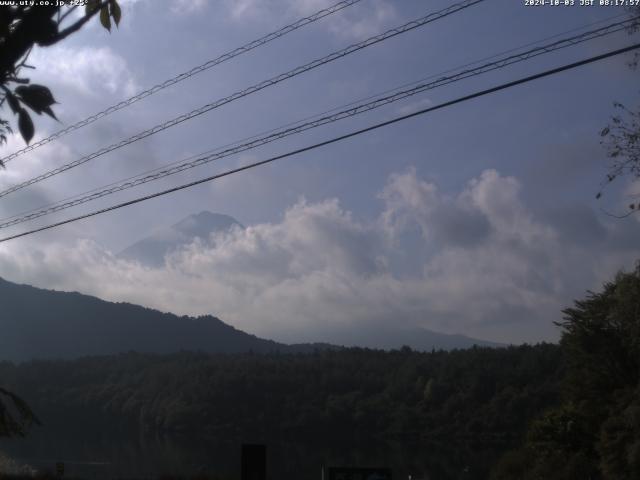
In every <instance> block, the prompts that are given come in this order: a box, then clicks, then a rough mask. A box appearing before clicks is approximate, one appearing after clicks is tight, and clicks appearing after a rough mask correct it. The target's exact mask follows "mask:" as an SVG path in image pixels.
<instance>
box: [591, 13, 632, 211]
mask: <svg viewBox="0 0 640 480" xmlns="http://www.w3.org/2000/svg"><path fill="white" fill-rule="evenodd" d="M627 11H628V12H629V14H630V15H631V16H633V17H635V18H636V20H635V21H634V22H633V23H632V25H631V26H630V27H629V28H628V29H627V30H628V33H629V34H634V33H637V32H638V31H639V30H640V20H638V18H640V6H634V7H628V8H627ZM639 61H640V54H639V53H638V52H637V51H636V53H635V55H634V56H633V59H632V60H631V61H630V62H629V63H628V65H629V67H630V68H631V69H634V70H635V69H637V68H638V64H639ZM613 105H614V108H615V109H616V111H617V113H616V114H614V115H613V116H612V117H611V122H610V124H609V125H607V126H606V127H605V128H603V129H602V131H601V132H600V136H601V137H602V140H601V142H600V143H601V145H602V146H603V147H604V148H605V150H606V152H607V157H608V158H609V171H608V173H607V176H606V179H605V181H604V182H603V184H602V186H603V188H602V189H600V191H599V192H598V194H597V195H596V198H600V197H602V194H603V189H604V187H605V186H607V185H608V184H610V183H611V182H613V181H614V180H616V179H617V178H619V177H631V179H632V181H634V182H637V181H638V180H639V179H640V107H639V108H636V109H635V110H634V109H630V108H627V107H625V106H624V105H623V104H621V103H620V102H614V104H613ZM638 210H640V200H637V196H633V200H632V202H631V203H630V204H629V211H628V212H627V214H626V215H623V216H627V215H629V214H632V213H634V212H636V211H638Z"/></svg>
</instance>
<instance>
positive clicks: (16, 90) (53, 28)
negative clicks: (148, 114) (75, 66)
mask: <svg viewBox="0 0 640 480" xmlns="http://www.w3.org/2000/svg"><path fill="white" fill-rule="evenodd" d="M16 3H18V2H16ZM20 3H23V2H20ZM24 3H28V2H24ZM50 3H51V4H52V5H48V6H44V5H38V6H32V5H21V4H18V5H15V6H3V7H0V105H4V103H5V102H6V103H7V105H8V106H9V109H10V110H11V111H12V113H13V114H14V115H15V116H16V117H17V125H18V130H19V131H20V134H21V135H22V137H23V138H24V140H25V141H26V142H27V143H29V142H30V141H31V139H32V138H33V135H34V132H35V127H34V125H33V120H32V119H31V114H30V111H31V112H35V113H37V114H38V115H41V114H43V113H45V114H47V115H49V116H50V117H52V118H56V117H55V114H54V113H53V110H52V106H53V105H54V104H55V103H56V101H55V99H54V97H53V95H52V93H51V91H50V90H49V89H48V88H47V87H46V86H44V85H36V84H32V83H30V81H29V79H28V78H27V77H25V76H24V74H23V70H24V69H29V68H34V67H33V66H31V65H29V64H28V63H27V60H28V58H29V54H30V53H31V51H32V49H33V48H34V47H35V46H40V47H48V46H51V45H54V44H56V43H58V42H60V41H61V40H64V39H65V38H67V37H68V36H69V35H71V34H72V33H75V32H77V31H78V30H80V29H81V28H82V27H83V26H84V25H85V24H86V23H87V22H88V21H89V20H90V19H91V18H92V17H94V16H95V15H99V16H100V22H101V23H102V25H103V26H104V27H105V28H106V29H108V30H111V19H113V21H114V23H115V24H116V26H117V25H118V23H119V22H120V17H121V11H120V6H119V5H118V2H117V0H104V1H100V0H88V1H87V3H86V6H85V12H84V15H83V16H81V17H80V18H79V19H76V20H75V21H73V22H71V23H70V22H69V19H70V18H72V17H71V15H70V14H71V13H72V12H73V11H74V10H76V9H77V8H79V7H77V6H73V7H62V6H54V5H53V4H55V2H50ZM12 132H13V130H12V128H11V126H10V124H9V122H8V121H7V120H6V119H2V118H0V143H2V142H5V141H6V138H7V137H6V135H7V134H8V133H12Z"/></svg>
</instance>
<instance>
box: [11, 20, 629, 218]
mask: <svg viewBox="0 0 640 480" xmlns="http://www.w3.org/2000/svg"><path fill="white" fill-rule="evenodd" d="M639 18H640V17H639ZM635 20H636V19H630V20H625V21H622V22H616V23H613V24H610V25H606V26H604V27H601V28H598V29H595V30H591V31H587V32H584V33H582V34H579V35H574V36H573V37H569V38H565V39H561V40H558V41H556V42H553V43H550V44H547V45H542V46H539V47H536V48H533V49H530V50H527V51H525V52H521V53H519V54H516V55H511V56H508V57H506V58H502V59H499V60H496V61H494V62H490V63H486V64H484V65H480V66H478V67H476V68H472V69H467V70H463V71H461V72H459V73H457V74H455V75H450V76H445V77H441V78H439V79H438V80H436V81H433V82H428V83H422V84H418V85H416V86H414V87H413V88H410V89H405V90H402V91H398V92H395V93H393V94H391V95H386V96H380V97H378V98H376V99H375V100H373V101H370V102H366V103H362V104H359V105H356V106H355V107H352V108H347V109H344V110H342V111H338V112H336V113H333V114H330V115H325V116H316V117H313V118H314V120H311V121H306V122H305V121H304V120H303V121H301V122H299V123H298V124H297V125H295V124H294V125H295V126H293V127H290V128H283V129H281V130H274V131H271V132H273V133H270V132H269V133H270V134H268V135H265V136H262V137H260V136H255V137H252V138H251V139H249V141H247V142H245V143H237V144H232V145H233V146H230V147H228V148H225V147H221V148H220V149H216V150H215V151H213V153H211V152H212V151H209V152H204V153H202V154H199V155H193V156H191V157H189V159H185V160H181V161H178V162H173V163H171V164H169V165H167V166H165V167H160V168H157V169H154V170H152V171H150V172H146V173H142V174H140V175H137V176H134V177H129V178H127V179H125V180H122V181H120V182H119V183H118V182H115V183H112V184H109V185H106V186H104V187H101V188H102V189H100V188H98V189H94V190H91V191H90V192H86V193H85V194H80V195H76V196H74V197H71V198H69V199H65V200H62V201H60V202H56V203H53V204H50V205H46V206H44V207H39V208H36V209H33V210H31V211H30V212H25V213H26V214H22V216H21V215H15V216H13V217H9V218H6V219H2V220H0V229H2V228H8V227H11V226H14V225H17V224H20V223H24V222H27V221H30V220H34V219H36V218H40V217H42V216H45V215H49V214H51V213H55V212H59V211H62V210H66V209H68V208H71V207H74V206H77V205H81V204H84V203H87V202H90V201H93V200H97V199H99V198H102V197H105V196H107V195H111V194H114V193H117V192H121V191H123V190H128V189H130V188H133V187H136V186H139V185H143V184H145V183H149V182H152V181H155V180H159V179H161V178H164V177H168V176H170V175H174V174H177V173H180V172H183V171H185V170H188V169H191V168H195V167H199V166H202V165H205V164H207V163H210V162H213V161H215V160H219V159H221V158H224V157H227V156H230V155H235V154H238V153H241V152H244V151H247V150H251V149H254V148H257V147H260V146H263V145H266V144H268V143H271V142H274V141H277V140H280V139H282V138H285V137H288V136H291V135H295V134H298V133H302V132H304V131H307V130H310V129H312V128H316V127H319V126H322V125H326V124H329V123H333V122H336V121H338V120H342V119H345V118H349V117H353V116H356V115H359V114H361V113H365V112H369V111H371V110H374V109H377V108H380V107H382V106H384V105H388V104H390V103H394V102H397V101H399V100H403V99H406V98H408V97H411V96H414V95H416V94H419V93H423V92H425V91H427V90H431V89H434V88H437V87H441V86H444V85H448V84H450V83H454V82H457V81H461V80H464V79H467V78H471V77H474V76H477V75H480V74H483V73H487V72H490V71H493V70H497V69H501V68H505V67H507V66H510V65H513V64H515V63H519V62H522V61H526V60H530V59H531V58H534V57H537V56H539V55H543V54H547V53H551V52H553V51H556V50H560V49H563V48H567V47H569V46H573V45H576V44H578V43H582V42H585V41H589V40H593V39H596V38H600V37H603V36H605V35H610V34H613V33H616V32H618V31H621V30H623V29H625V28H627V27H628V26H629V25H630V24H631V23H632V22H634V21H635ZM414 83H415V82H414ZM321 115H322V114H321Z"/></svg>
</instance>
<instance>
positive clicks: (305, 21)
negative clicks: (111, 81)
mask: <svg viewBox="0 0 640 480" xmlns="http://www.w3.org/2000/svg"><path fill="white" fill-rule="evenodd" d="M360 1H362V0H343V1H341V2H338V3H336V4H334V5H332V6H330V7H328V8H325V9H322V10H320V11H318V12H316V13H314V14H312V15H309V16H307V17H304V18H301V19H299V20H298V21H296V22H294V23H291V24H289V25H286V26H284V27H282V28H280V29H279V30H276V31H275V32H271V33H269V34H267V35H264V36H262V37H260V38H258V39H256V40H253V41H251V42H249V43H246V44H245V45H242V46H241V47H238V48H235V49H234V50H231V51H229V52H227V53H224V54H222V55H220V56H218V57H216V58H213V59H211V60H208V61H206V62H205V63H203V64H201V65H198V66H197V67H193V68H192V69H190V70H187V71H186V72H182V73H180V74H179V75H176V76H175V77H172V78H169V79H168V80H165V81H164V82H162V83H158V84H156V85H154V86H153V87H151V88H148V89H146V90H143V91H141V92H139V93H137V94H136V95H134V96H132V97H130V98H128V99H126V100H123V101H121V102H119V103H117V104H115V105H112V106H110V107H108V108H106V109H104V110H102V111H100V112H98V113H95V114H93V115H91V116H89V117H87V118H84V119H82V120H80V121H78V122H76V123H74V124H73V125H69V126H68V127H65V128H63V129H62V130H58V131H57V132H55V133H52V134H51V135H49V136H48V137H46V138H43V139H42V140H38V141H37V142H34V143H32V144H30V145H27V146H26V147H24V148H22V149H20V150H18V151H16V152H13V153H12V154H10V155H7V156H6V157H3V158H0V162H3V163H5V164H6V163H7V162H9V161H11V160H13V159H14V158H16V157H19V156H20V155H22V154H25V153H27V152H30V151H32V150H35V149H36V148H38V147H41V146H42V145H46V144H47V143H49V142H52V141H53V140H56V139H58V138H60V137H63V136H64V135H66V134H68V133H71V132H73V131H74V130H78V129H79V128H82V127H84V126H87V125H89V124H90V123H93V122H95V121H96V120H98V119H100V118H103V117H106V116H107V115H111V114H112V113H114V112H117V111H118V110H122V109H123V108H125V107H128V106H129V105H132V104H134V103H136V102H138V101H139V100H142V99H143V98H147V97H149V96H151V95H153V94H154V93H158V92H159V91H160V90H164V89H165V88H168V87H170V86H172V85H175V84H176V83H179V82H182V81H183V80H186V79H188V78H191V77H193V76H195V75H198V74H199V73H202V72H204V71H206V70H209V69H210V68H213V67H215V66H216V65H220V64H221V63H224V62H226V61H229V60H231V59H232V58H235V57H238V56H240V55H242V54H244V53H247V52H250V51H251V50H253V49H254V48H257V47H261V46H262V45H265V44H267V43H269V42H272V41H273V40H276V39H278V38H280V37H283V36H285V35H287V34H288V33H291V32H293V31H295V30H298V29H299V28H302V27H304V26H306V25H309V24H311V23H314V22H316V21H318V20H320V19H321V18H324V17H326V16H328V15H331V14H333V13H336V12H339V11H340V10H342V9H344V8H346V7H350V6H351V5H353V4H355V3H358V2H360Z"/></svg>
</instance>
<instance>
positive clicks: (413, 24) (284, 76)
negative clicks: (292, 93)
mask: <svg viewBox="0 0 640 480" xmlns="http://www.w3.org/2000/svg"><path fill="white" fill-rule="evenodd" d="M483 1H485V0H464V1H463V2H460V3H457V4H454V5H451V6H449V7H447V8H445V9H442V10H440V11H437V12H434V13H430V14H428V15H425V16H424V17H421V18H418V19H416V20H412V21H410V22H407V23H405V24H404V25H401V26H399V27H396V28H392V29H391V30H387V31H386V32H384V33H382V34H380V35H376V36H374V37H370V38H368V39H366V40H364V41H362V42H359V43H355V44H353V45H350V46H348V47H346V48H344V49H342V50H338V51H336V52H333V53H331V54H329V55H327V56H325V57H322V58H319V59H317V60H314V61H312V62H309V63H307V64H305V65H302V66H299V67H296V68H294V69H293V70H290V71H288V72H286V73H281V74H280V75H277V76H275V77H273V78H271V79H269V80H264V81H262V82H260V83H258V84H255V85H253V86H251V87H248V88H246V89H244V90H241V91H238V92H236V93H234V94H232V95H229V96H228V97H224V98H221V99H219V100H216V101H214V102H212V103H208V104H206V105H203V106H202V107H200V108H197V109H195V110H192V111H191V112H188V113H184V114H182V115H180V116H178V117H175V118H173V119H171V120H169V121H167V122H165V123H162V124H159V125H156V126H155V127H152V128H150V129H148V130H145V131H143V132H140V133H138V134H136V135H134V136H132V137H129V138H127V139H124V140H121V141H120V142H117V143H114V144H112V145H109V146H107V147H104V148H102V149H100V150H98V151H96V152H93V153H91V154H89V155H86V156H84V157H81V158H79V159H77V160H74V161H73V162H70V163H67V164H65V165H62V166H60V167H58V168H55V169H53V170H49V171H48V172H46V173H43V174H42V175H39V176H37V177H34V178H31V179H29V180H27V181H25V182H22V183H19V184H17V185H14V186H12V187H10V188H8V189H6V190H3V191H1V192H0V197H4V196H6V195H9V194H10V193H13V192H15V191H18V190H21V189H23V188H25V187H28V186H29V185H33V184H35V183H38V182H41V181H42V180H45V179H47V178H50V177H52V176H54V175H57V174H59V173H62V172H65V171H67V170H70V169H72V168H74V167H77V166H79V165H82V164H84V163H86V162H88V161H90V160H93V159H95V158H97V157H100V156H101V155H104V154H106V153H109V152H112V151H113V150H117V149H118V148H121V147H124V146H125V145H129V144H130V143H133V142H137V141H138V140H142V139H143V138H146V137H149V136H151V135H154V134H156V133H158V132H161V131H163V130H166V129H167V128H170V127H173V126H175V125H178V124H180V123H182V122H184V121H187V120H191V119H192V118H194V117H197V116H199V115H202V114H203V113H207V112H209V111H211V110H213V109H216V108H218V107H221V106H223V105H226V104H227V103H230V102H233V101H234V100H238V99H239V98H242V97H246V96H248V95H251V94H253V93H256V92H258V91H260V90H263V89H265V88H267V87H270V86H272V85H276V84H278V83H280V82H283V81H285V80H288V79H290V78H293V77H295V76H298V75H300V74H302V73H305V72H308V71H310V70H313V69H315V68H318V67H320V66H322V65H325V64H327V63H330V62H333V61H335V60H338V59H339V58H342V57H345V56H347V55H349V54H351V53H354V52H357V51H359V50H362V49H363V48H366V47H369V46H371V45H375V44H377V43H380V42H382V41H384V40H387V39H389V38H392V37H395V36H397V35H400V34H403V33H406V32H409V31H411V30H414V29H416V28H418V27H422V26H424V25H427V24H428V23H431V22H434V21H436V20H439V19H441V18H444V17H447V16H449V15H452V14H454V13H456V12H459V11H461V10H464V9H466V8H469V7H471V6H472V5H475V4H477V3H480V2H483Z"/></svg>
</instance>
